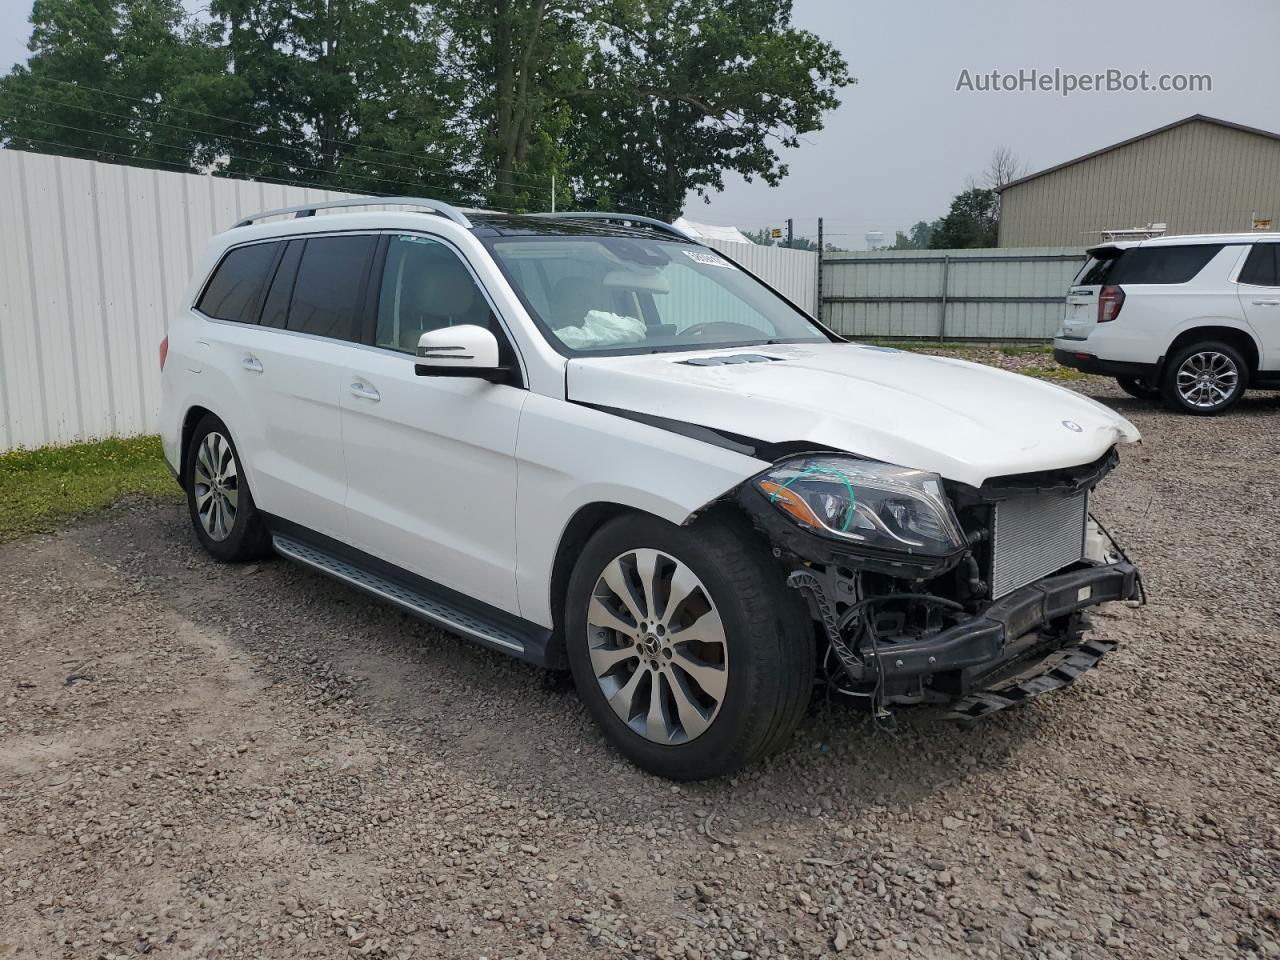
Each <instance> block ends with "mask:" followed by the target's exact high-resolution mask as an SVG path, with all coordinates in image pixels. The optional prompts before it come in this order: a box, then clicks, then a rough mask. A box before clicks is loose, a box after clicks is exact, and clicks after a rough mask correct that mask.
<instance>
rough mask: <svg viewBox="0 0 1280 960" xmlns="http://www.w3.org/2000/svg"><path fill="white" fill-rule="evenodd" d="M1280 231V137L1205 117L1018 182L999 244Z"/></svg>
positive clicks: (1004, 210) (1006, 191)
mask: <svg viewBox="0 0 1280 960" xmlns="http://www.w3.org/2000/svg"><path fill="white" fill-rule="evenodd" d="M1268 219H1270V220H1271V221H1272V223H1271V225H1270V226H1268V225H1266V224H1265V223H1260V224H1258V226H1260V227H1261V228H1263V229H1280V134H1276V133H1269V132H1267V131H1266V130H1255V129H1254V128H1253V127H1245V126H1241V125H1240V124H1238V123H1228V122H1227V121H1225V120H1217V119H1215V118H1213V117H1206V116H1203V115H1201V114H1196V115H1195V116H1191V117H1187V118H1186V119H1185V120H1179V121H1177V122H1176V123H1171V124H1169V125H1168V126H1165V127H1160V128H1159V129H1156V130H1151V131H1149V132H1147V133H1143V134H1140V135H1139V136H1136V137H1133V138H1132V139H1130V140H1124V141H1121V142H1120V143H1116V144H1112V145H1111V146H1109V147H1103V148H1102V149H1101V150H1095V151H1094V152H1093V153H1087V154H1085V155H1084V156H1083V157H1076V158H1075V159H1074V160H1068V161H1067V162H1066V163H1060V164H1058V165H1057V166H1056V167H1049V168H1048V169H1047V170H1041V171H1040V172H1039V173H1033V174H1031V175H1030V176H1026V177H1023V178H1022V179H1020V180H1014V181H1013V182H1012V183H1009V184H1006V185H1005V186H1004V187H1003V188H1002V189H1001V193H1000V246H1002V247H1047V246H1071V247H1074V246H1084V245H1087V244H1091V243H1095V242H1097V241H1098V240H1100V239H1101V233H1102V231H1104V230H1116V229H1124V228H1135V227H1137V228H1142V227H1146V226H1147V225H1148V224H1156V223H1164V224H1167V225H1168V227H1167V232H1168V233H1170V234H1175V233H1224V232H1240V231H1247V230H1251V229H1254V228H1255V220H1259V221H1265V220H1268Z"/></svg>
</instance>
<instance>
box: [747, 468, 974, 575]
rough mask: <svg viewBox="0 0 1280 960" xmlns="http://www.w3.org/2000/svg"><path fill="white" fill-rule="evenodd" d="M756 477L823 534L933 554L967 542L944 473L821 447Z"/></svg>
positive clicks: (790, 512)
mask: <svg viewBox="0 0 1280 960" xmlns="http://www.w3.org/2000/svg"><path fill="white" fill-rule="evenodd" d="M754 484H755V487H756V489H757V490H758V491H759V492H760V493H761V494H762V495H763V496H764V498H765V499H766V500H768V501H769V503H770V504H772V505H773V506H774V507H775V508H776V509H778V510H779V511H781V512H782V513H784V514H786V515H787V516H788V517H790V518H791V519H792V520H794V521H795V522H796V523H798V524H800V525H801V526H802V527H805V528H807V529H809V530H812V531H813V532H815V533H818V534H821V535H823V536H828V537H836V538H838V539H841V540H848V541H852V542H854V543H858V544H863V545H865V546H869V547H879V548H881V549H885V550H897V551H901V552H905V553H911V554H915V553H920V554H927V555H931V556H946V555H948V554H952V553H954V552H955V551H956V550H958V549H960V547H962V546H963V545H964V543H965V538H964V534H963V533H961V531H960V524H959V523H958V522H957V521H956V517H955V513H954V512H953V511H952V509H951V504H950V502H949V501H948V500H947V497H946V494H945V493H944V492H943V489H942V479H941V478H940V477H939V476H938V475H937V474H936V473H928V472H926V471H924V470H910V469H908V468H906V467H895V466H893V465H892V464H887V463H877V462H875V461H872V460H858V459H856V458H853V457H841V456H816V455H815V456H803V457H796V458H794V459H792V460H784V461H782V462H781V463H778V464H776V465H775V466H774V467H773V468H772V469H770V470H767V471H765V472H764V473H762V474H761V475H760V476H758V477H756V478H755V480H754Z"/></svg>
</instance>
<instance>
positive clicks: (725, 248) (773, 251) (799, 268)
mask: <svg viewBox="0 0 1280 960" xmlns="http://www.w3.org/2000/svg"><path fill="white" fill-rule="evenodd" d="M707 246H709V247H715V248H716V249H717V250H719V251H720V252H721V253H723V254H725V255H726V256H728V257H729V258H730V259H732V260H733V261H734V262H735V263H737V264H739V265H740V266H743V267H745V268H746V269H748V270H750V271H751V272H752V273H754V274H755V275H756V276H757V277H759V278H760V279H761V280H763V281H764V282H765V283H767V284H769V286H771V287H773V288H774V289H775V290H777V291H778V292H779V293H781V294H782V295H783V296H784V297H786V298H787V299H788V300H790V301H791V302H792V303H794V304H795V305H796V306H798V307H800V308H801V309H803V310H805V311H806V312H808V313H810V314H813V315H814V316H817V315H818V314H817V296H818V255H817V254H816V253H810V252H809V251H808V250H790V249H787V248H785V247H761V246H756V245H754V244H750V243H729V242H726V241H723V240H712V241H708V242H707Z"/></svg>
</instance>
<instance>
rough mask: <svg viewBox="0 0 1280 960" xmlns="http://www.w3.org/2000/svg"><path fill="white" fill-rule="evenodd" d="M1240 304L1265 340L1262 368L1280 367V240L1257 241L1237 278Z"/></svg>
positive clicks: (1252, 324) (1274, 368)
mask: <svg viewBox="0 0 1280 960" xmlns="http://www.w3.org/2000/svg"><path fill="white" fill-rule="evenodd" d="M1237 279H1238V282H1237V291H1238V292H1239V294H1240V308H1241V309H1242V310H1243V311H1244V316H1245V319H1246V320H1247V321H1248V323H1249V326H1250V327H1252V328H1253V332H1254V334H1255V335H1256V336H1257V338H1258V342H1259V343H1261V344H1262V362H1261V363H1260V364H1259V366H1260V367H1261V368H1262V369H1263V370H1268V371H1274V370H1280V242H1275V241H1271V242H1266V243H1255V244H1254V245H1253V249H1252V250H1250V251H1249V256H1248V257H1247V258H1246V259H1245V262H1244V266H1242V267H1241V268H1240V275H1239V277H1238V278H1237Z"/></svg>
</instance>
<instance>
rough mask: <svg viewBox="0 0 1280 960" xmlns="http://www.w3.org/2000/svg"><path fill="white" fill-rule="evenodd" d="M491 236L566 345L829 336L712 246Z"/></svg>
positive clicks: (638, 347) (523, 291) (546, 325)
mask: <svg viewBox="0 0 1280 960" xmlns="http://www.w3.org/2000/svg"><path fill="white" fill-rule="evenodd" d="M486 243H487V245H488V246H489V249H490V250H491V251H492V252H493V255H494V257H495V258H496V259H497V261H498V264H499V265H500V266H501V267H502V270H503V272H504V273H505V274H506V275H507V278H508V279H509V280H510V281H511V283H512V285H513V286H515V288H516V290H517V291H518V292H519V293H520V295H521V297H522V298H523V300H524V302H525V306H527V307H528V308H529V310H530V311H531V312H532V313H533V315H534V319H535V320H537V322H538V323H539V325H540V326H541V327H542V328H543V332H544V333H546V334H547V335H548V336H549V338H550V339H551V342H552V344H553V345H554V346H556V347H557V348H559V349H561V350H562V351H563V352H566V353H576V352H579V351H584V352H588V351H589V352H601V351H608V352H610V353H648V352H652V351H655V350H696V349H699V348H701V347H711V346H730V345H732V346H740V345H751V344H763V343H779V342H785V343H795V342H825V341H826V340H827V337H826V336H824V335H823V333H822V331H821V329H820V328H819V327H817V326H816V325H815V324H814V323H813V321H812V320H810V319H809V318H808V317H806V316H805V315H804V314H803V313H801V312H800V311H799V310H797V309H796V308H795V307H793V306H791V305H790V304H789V303H787V302H786V301H785V300H783V299H782V298H781V297H779V296H778V295H777V294H775V293H773V292H772V291H771V290H769V288H768V287H766V286H764V284H762V283H760V282H759V281H758V280H756V279H755V278H754V277H752V276H751V275H750V274H747V273H745V272H744V271H742V270H740V269H738V267H736V266H735V265H734V264H732V263H730V262H729V261H728V260H726V259H725V258H724V257H722V256H720V255H719V254H718V253H716V252H715V251H714V250H710V249H708V248H706V247H700V246H695V245H692V244H688V243H679V242H672V241H664V240H650V239H648V238H640V237H637V238H631V237H610V236H569V237H566V236H535V237H500V238H494V239H490V240H487V241H486Z"/></svg>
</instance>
